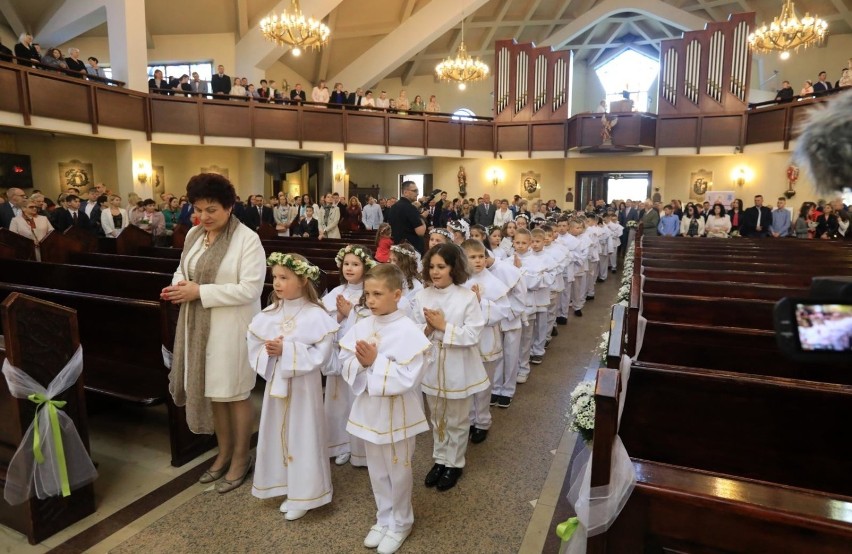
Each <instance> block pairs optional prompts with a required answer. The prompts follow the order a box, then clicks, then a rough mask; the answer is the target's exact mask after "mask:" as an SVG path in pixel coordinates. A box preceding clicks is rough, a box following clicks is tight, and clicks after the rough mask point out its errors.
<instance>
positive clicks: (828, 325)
mask: <svg viewBox="0 0 852 554" xmlns="http://www.w3.org/2000/svg"><path fill="white" fill-rule="evenodd" d="M796 324H797V327H798V329H799V344H801V345H802V350H804V351H809V352H814V351H822V352H852V305H850V304H796Z"/></svg>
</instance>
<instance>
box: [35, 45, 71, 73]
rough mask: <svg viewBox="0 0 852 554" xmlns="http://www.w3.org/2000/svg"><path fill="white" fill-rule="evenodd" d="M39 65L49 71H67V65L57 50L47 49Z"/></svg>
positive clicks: (60, 51) (60, 52)
mask: <svg viewBox="0 0 852 554" xmlns="http://www.w3.org/2000/svg"><path fill="white" fill-rule="evenodd" d="M41 63H42V64H44V65H46V66H47V67H49V68H51V69H57V70H61V69H68V64H67V63H65V60H64V59H62V50H60V49H59V48H48V49H47V54H45V55H44V56H43V57H42V58H41Z"/></svg>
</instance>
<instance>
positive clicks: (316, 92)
mask: <svg viewBox="0 0 852 554" xmlns="http://www.w3.org/2000/svg"><path fill="white" fill-rule="evenodd" d="M328 99H329V93H328V86H327V85H326V84H325V81H320V82H319V84H318V85H317V86H315V87H314V89H313V90H312V91H311V100H312V101H314V102H315V103H317V104H322V106H314V107H315V108H325V107H326V104H328Z"/></svg>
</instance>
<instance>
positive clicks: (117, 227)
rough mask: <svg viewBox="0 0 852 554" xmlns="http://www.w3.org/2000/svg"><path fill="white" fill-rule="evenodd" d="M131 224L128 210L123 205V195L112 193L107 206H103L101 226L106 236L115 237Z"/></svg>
mask: <svg viewBox="0 0 852 554" xmlns="http://www.w3.org/2000/svg"><path fill="white" fill-rule="evenodd" d="M128 225H130V218H129V217H128V216H127V210H125V209H124V208H122V207H121V196H119V195H117V194H111V195H110V196H109V203H108V204H107V207H106V208H101V228H102V229H103V231H104V236H106V237H107V238H111V239H114V238H116V237H118V235H119V233H121V231H122V230H124V228H125V227H127V226H128Z"/></svg>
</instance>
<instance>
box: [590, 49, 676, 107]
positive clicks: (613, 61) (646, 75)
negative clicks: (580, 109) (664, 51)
mask: <svg viewBox="0 0 852 554" xmlns="http://www.w3.org/2000/svg"><path fill="white" fill-rule="evenodd" d="M595 73H597V75H598V79H600V80H601V84H602V85H603V87H604V90H605V91H606V101H607V104H610V103H611V102H613V101H617V100H623V99H625V96H627V95H629V98H630V100H633V107H634V108H635V109H636V111H638V112H647V111H648V89H650V88H651V83H653V82H654V79H656V78H657V75H659V73H660V62H659V61H658V60H654V59H651V58H649V57H648V56H646V55H645V54H642V53H640V52H637V51H636V50H633V49H632V48H626V49H624V50H623V51H622V52H621V53H619V54H617V55H616V56H613V57H612V58H610V59H608V60H607V61H605V62H604V63H602V64H601V65H599V66H597V67H596V68H595ZM595 104H597V102H595Z"/></svg>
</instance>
